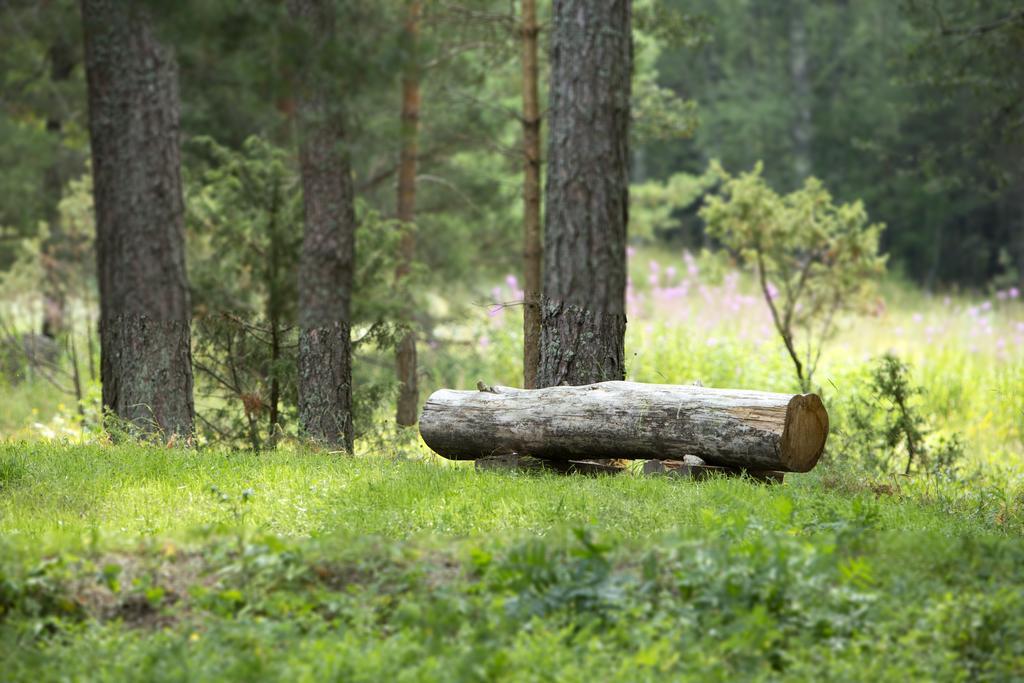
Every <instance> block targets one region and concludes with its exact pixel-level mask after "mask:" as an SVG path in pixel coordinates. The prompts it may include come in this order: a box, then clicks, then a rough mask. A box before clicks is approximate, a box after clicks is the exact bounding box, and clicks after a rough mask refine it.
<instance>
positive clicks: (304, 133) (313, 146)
mask: <svg viewBox="0 0 1024 683" xmlns="http://www.w3.org/2000/svg"><path fill="white" fill-rule="evenodd" d="M288 10H289V13H290V14H291V16H292V18H293V19H294V20H295V21H296V22H299V23H300V24H301V25H302V29H303V30H305V31H307V32H308V34H309V37H310V40H311V45H312V47H311V51H312V54H313V55H314V58H313V59H312V62H313V64H316V63H319V61H320V60H319V59H317V58H316V55H317V54H318V53H319V52H320V51H321V50H325V49H328V48H329V47H330V45H331V41H332V40H333V32H334V21H333V11H332V8H331V3H330V2H329V1H328V0H289V1H288ZM336 79H337V76H329V75H328V74H324V73H320V72H319V70H318V69H316V68H315V67H314V66H313V65H309V64H307V66H306V68H305V69H304V71H303V74H302V77H301V78H300V81H301V82H300V92H299V97H298V106H297V111H298V116H299V131H300V132H299V136H300V143H299V164H300V166H301V171H302V197H303V207H304V210H305V229H304V232H303V237H302V254H301V257H300V263H299V386H298V389H299V422H300V426H301V429H302V433H303V434H304V435H305V436H306V437H307V438H310V439H312V440H314V441H317V442H319V443H321V444H323V445H325V446H328V447H341V448H343V449H345V450H347V451H351V450H352V441H353V432H352V341H351V336H350V321H351V319H350V317H349V315H350V314H349V309H350V302H351V296H352V276H353V262H354V257H355V228H356V217H355V203H354V198H353V188H352V173H351V169H350V165H349V159H348V151H347V149H346V140H345V132H344V127H343V112H342V107H341V102H340V95H339V94H338V92H337V90H336V88H332V87H331V84H332V82H333V81H334V80H336Z"/></svg>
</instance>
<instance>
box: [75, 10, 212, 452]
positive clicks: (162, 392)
mask: <svg viewBox="0 0 1024 683" xmlns="http://www.w3.org/2000/svg"><path fill="white" fill-rule="evenodd" d="M81 6H82V18H83V26H84V36H85V60H86V75H87V81H88V90H89V134H90V142H91V146H92V166H93V197H94V202H95V209H96V251H97V261H98V267H99V289H100V355H101V370H100V376H101V380H102V383H103V403H104V405H105V406H106V407H108V408H109V409H110V410H112V411H113V412H114V413H115V414H116V415H117V416H118V417H120V418H122V419H124V420H127V421H128V422H130V423H132V424H134V425H135V427H137V428H138V429H140V430H142V431H143V432H144V433H150V434H152V433H158V432H162V433H164V434H165V435H169V434H177V435H181V436H186V437H188V436H190V435H191V434H192V431H193V420H194V408H193V402H192V364H191V361H192V353H191V332H190V306H189V292H188V283H187V281H186V277H185V249H184V243H185V237H184V205H183V201H182V191H181V158H180V154H181V153H180V140H179V134H180V128H179V106H180V105H179V99H178V73H177V65H176V63H175V59H174V55H173V52H172V51H171V50H170V49H168V48H166V47H165V46H163V45H161V44H160V42H159V41H158V40H157V38H156V35H155V33H154V30H153V27H152V25H151V23H150V21H149V18H148V17H147V15H146V13H145V11H144V10H143V9H142V8H141V7H140V6H139V5H137V4H136V3H129V2H124V1H123V0H82V3H81Z"/></svg>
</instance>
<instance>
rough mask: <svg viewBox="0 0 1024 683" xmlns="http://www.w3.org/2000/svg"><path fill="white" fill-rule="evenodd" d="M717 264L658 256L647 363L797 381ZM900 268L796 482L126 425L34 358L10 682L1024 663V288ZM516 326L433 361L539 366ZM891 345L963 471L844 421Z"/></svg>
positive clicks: (828, 366) (748, 301) (5, 615)
mask: <svg viewBox="0 0 1024 683" xmlns="http://www.w3.org/2000/svg"><path fill="white" fill-rule="evenodd" d="M648 257H649V258H648ZM714 267H715V265H714V264H713V263H710V264H708V263H704V262H703V261H701V260H699V259H689V258H679V259H675V260H673V259H672V258H669V257H667V256H666V255H665V254H664V253H663V252H651V253H647V252H644V251H641V253H640V254H638V255H636V256H635V257H634V259H633V261H632V284H631V287H630V293H629V306H630V326H629V329H628V332H627V349H628V354H627V374H628V377H629V378H630V379H635V380H638V381H649V382H672V383H687V382H692V381H696V380H699V381H701V382H702V383H703V384H705V385H706V386H731V387H738V388H758V389H768V390H778V391H794V390H795V389H796V385H795V381H794V377H793V372H792V369H791V367H790V366H789V363H788V359H787V358H786V356H785V354H784V352H783V349H782V347H781V345H780V344H779V343H778V341H777V340H776V339H775V337H774V335H773V333H772V330H771V328H770V321H768V319H767V317H766V314H765V311H764V308H763V303H762V302H761V301H760V300H759V299H758V297H757V292H756V290H754V289H753V288H752V287H751V283H750V282H749V281H748V280H747V279H746V278H744V277H742V276H740V275H736V274H730V273H729V272H728V271H723V272H721V273H717V274H716V273H713V272H708V271H711V270H713V269H714ZM883 291H885V292H886V301H887V302H888V303H887V305H885V306H879V307H878V310H876V311H875V312H874V315H873V317H868V318H851V319H848V320H845V321H844V323H843V326H842V329H841V332H840V334H839V335H838V337H837V338H836V339H835V340H834V341H833V342H832V343H831V345H830V346H829V347H828V349H827V350H826V353H825V355H824V356H823V359H822V364H821V367H820V369H819V374H818V377H817V383H818V384H819V385H820V387H821V392H822V394H823V396H824V398H825V401H826V404H827V405H828V407H829V410H830V412H831V414H832V417H833V425H834V429H833V435H832V437H831V441H830V443H831V444H832V447H831V448H830V452H829V453H828V454H827V455H826V458H825V459H824V460H823V462H822V464H820V465H819V467H818V468H817V469H815V470H814V471H813V472H811V473H808V474H804V475H790V476H789V477H788V478H787V480H786V483H785V484H784V485H781V486H764V485H761V484H757V483H754V482H752V481H749V480H745V479H711V480H707V481H702V482H689V481H681V480H674V479H667V478H658V477H644V476H641V475H639V474H637V473H636V472H628V473H625V474H621V475H617V476H615V477H582V476H570V477H565V476H557V475H552V474H525V473H507V472H506V473H501V472H478V471H476V470H475V469H473V467H472V466H471V465H468V464H466V463H450V462H447V461H443V460H441V459H439V458H437V457H436V456H433V455H432V454H430V453H429V452H428V451H427V450H426V448H425V447H424V446H423V444H422V443H420V442H419V441H418V440H416V439H414V438H412V437H411V436H410V435H408V434H403V433H400V432H395V431H393V430H392V429H389V428H380V429H370V430H367V431H366V433H365V435H364V437H363V438H361V439H360V440H359V441H358V443H357V455H356V456H355V457H344V456H340V455H337V454H331V453H325V452H320V451H315V450H309V449H305V448H303V447H301V446H298V445H296V444H295V443H294V442H292V441H288V442H286V446H285V447H284V448H281V449H279V450H277V451H274V452H269V453H259V454H256V453H251V452H246V451H232V450H227V449H222V448H218V447H202V448H199V449H195V450H180V449H168V448H164V447H159V446H143V445H111V444H110V443H109V441H108V440H107V439H106V437H105V436H104V435H102V434H100V433H97V432H96V431H94V430H92V431H90V430H83V429H82V428H81V425H80V423H79V422H78V421H77V420H76V419H75V418H74V410H73V407H72V406H64V408H63V409H59V408H58V407H57V406H56V405H55V403H56V402H57V401H58V400H59V399H57V398H56V397H55V395H54V393H53V392H52V391H50V390H42V391H41V390H39V386H40V385H37V384H32V383H27V384H21V385H17V386H13V387H10V388H9V389H8V391H7V392H6V401H5V406H6V407H5V408H4V409H3V411H0V433H2V434H4V435H5V436H6V441H4V442H2V445H0V679H3V680H34V681H41V680H90V681H91V680H175V681H177V680H262V679H271V680H285V679H287V680H324V679H330V680H365V681H379V680H384V679H394V680H417V681H418V680H446V681H449V680H459V681H461V680H467V681H468V680H480V681H489V680H537V681H541V680H543V681H547V680H570V681H572V680H580V681H583V680H588V681H594V680H601V681H605V680H621V681H637V680H680V679H684V680H686V679H691V678H693V679H700V680H736V679H742V680H762V679H763V680H779V679H789V680H809V679H822V680H872V681H874V680H902V681H905V680H908V679H909V680H1019V679H1021V678H1024V590H1022V568H1024V544H1022V543H1021V533H1022V531H1024V475H1022V471H1024V470H1022V464H1024V398H1022V392H1021V388H1022V386H1024V316H1022V307H1021V304H1020V302H1019V301H1018V300H1016V299H1014V298H1013V297H1009V296H1003V297H1002V298H999V297H996V296H993V297H989V298H984V297H975V298H969V297H953V298H951V299H950V300H948V301H947V300H945V299H944V298H943V297H926V296H924V295H921V294H920V293H915V292H913V291H912V290H909V289H907V288H905V287H893V286H891V285H888V284H887V285H885V287H883ZM517 294H518V291H517V283H516V282H515V281H514V279H512V278H509V279H508V280H507V281H506V282H504V283H503V284H502V285H499V287H497V288H496V291H494V292H491V293H490V297H489V298H490V299H491V300H493V301H513V300H515V298H516V295H517ZM480 296H483V295H480ZM478 298H479V297H478ZM520 325H521V317H520V315H519V312H518V309H516V308H514V307H513V308H494V309H488V308H486V307H477V308H474V309H472V310H471V314H470V316H469V318H468V319H466V320H465V321H463V322H462V323H461V324H459V325H455V326H448V327H444V328H439V329H438V330H435V338H434V339H432V340H429V343H428V344H425V345H424V348H423V349H422V351H423V353H422V356H421V357H422V359H423V360H422V362H423V367H424V369H425V371H426V373H427V375H426V378H425V382H424V384H425V388H426V389H427V390H431V389H433V388H437V387H441V386H454V387H466V388H469V387H472V386H473V385H474V384H475V382H476V380H477V379H484V380H485V381H487V382H488V383H503V384H513V385H514V384H518V373H519V367H520V365H519V353H520V343H521V329H520ZM888 350H894V351H896V352H897V353H899V354H900V355H901V357H903V358H904V359H906V360H908V361H909V362H911V364H912V367H913V377H914V380H915V381H916V382H917V383H919V384H920V385H921V387H922V389H923V392H924V393H923V394H922V395H921V397H920V398H919V402H920V409H921V411H922V413H923V414H924V415H926V416H927V419H928V421H929V428H930V429H932V430H933V431H935V432H936V433H940V434H952V433H956V434H959V435H960V436H961V437H962V438H963V440H964V443H965V446H966V448H965V462H964V463H963V464H962V466H961V469H960V472H959V474H958V475H956V476H924V475H922V476H917V477H902V476H896V475H893V476H880V475H879V474H878V473H877V472H876V473H871V472H867V471H865V470H864V469H862V468H860V467H859V463H857V462H848V461H844V460H843V458H842V456H841V453H844V452H845V451H843V450H842V449H837V448H836V445H837V444H842V443H843V440H844V439H850V438H856V434H853V433H850V432H849V431H848V429H847V425H846V424H845V410H846V409H847V407H848V404H849V401H850V400H851V397H856V396H859V395H863V392H865V391H866V390H867V389H866V387H867V386H868V379H867V377H868V373H867V370H866V368H867V367H868V364H869V362H870V359H871V358H873V357H875V356H877V355H878V354H880V353H882V352H884V351H888ZM362 371H364V372H365V368H364V370H362ZM364 376H365V375H364ZM94 389H95V388H92V389H90V390H91V391H94ZM381 419H383V418H381Z"/></svg>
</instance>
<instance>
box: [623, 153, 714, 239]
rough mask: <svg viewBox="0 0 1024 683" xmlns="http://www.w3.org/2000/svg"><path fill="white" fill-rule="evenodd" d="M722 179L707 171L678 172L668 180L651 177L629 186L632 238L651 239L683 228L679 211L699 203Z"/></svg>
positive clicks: (676, 232)
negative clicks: (697, 172)
mask: <svg viewBox="0 0 1024 683" xmlns="http://www.w3.org/2000/svg"><path fill="white" fill-rule="evenodd" d="M718 181H719V178H718V176H717V175H715V174H714V173H712V172H710V171H709V172H707V173H705V174H703V175H700V176H694V175H690V174H688V173H676V174H674V175H672V176H671V177H670V178H668V179H667V180H665V181H658V180H649V181H647V182H644V183H635V184H633V185H631V186H630V188H629V237H630V240H632V241H636V242H641V243H649V242H653V241H655V240H657V239H664V238H666V237H668V236H670V235H675V234H678V233H679V232H680V230H681V229H682V228H683V222H682V220H681V217H680V214H681V213H682V212H684V211H687V210H690V209H692V208H693V207H695V206H696V205H697V204H699V202H700V200H701V199H703V197H704V195H705V194H706V193H707V192H708V191H709V190H711V189H712V188H713V187H714V186H715V185H716V184H717V183H718Z"/></svg>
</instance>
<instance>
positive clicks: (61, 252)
mask: <svg viewBox="0 0 1024 683" xmlns="http://www.w3.org/2000/svg"><path fill="white" fill-rule="evenodd" d="M49 58H50V84H51V86H52V87H53V88H54V89H57V88H59V87H60V85H61V84H62V83H65V82H66V81H67V80H68V79H70V78H71V72H72V70H73V69H74V68H75V52H74V49H73V48H72V45H71V40H70V39H69V38H68V36H66V35H64V34H63V32H62V33H61V34H60V35H58V36H57V37H56V38H55V39H54V41H53V43H52V44H51V45H50V51H49ZM55 99H57V98H55ZM63 129H64V116H63V112H61V111H59V106H58V104H57V103H56V102H54V103H53V104H52V105H51V110H50V112H49V114H48V115H47V117H46V132H47V133H49V134H50V138H51V143H52V144H53V150H54V151H53V161H52V162H51V163H50V166H49V167H48V168H47V169H46V171H45V173H44V174H43V194H44V196H45V197H46V204H47V207H46V208H47V214H48V215H47V224H48V228H49V230H48V234H47V236H46V239H45V240H44V241H43V244H42V248H41V249H40V252H41V255H42V266H43V326H42V333H43V335H44V336H46V337H49V338H50V339H56V338H57V337H59V336H61V335H62V334H63V333H64V329H65V327H66V324H65V320H64V312H65V308H66V305H67V289H68V282H67V279H68V277H67V276H68V272H67V271H68V259H69V254H68V251H69V250H68V245H67V237H66V235H65V234H64V229H63V226H62V225H61V216H60V201H61V198H62V195H63V193H64V183H65V180H66V176H67V171H66V170H65V165H66V160H65V158H64V156H65V154H64V141H63Z"/></svg>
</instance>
